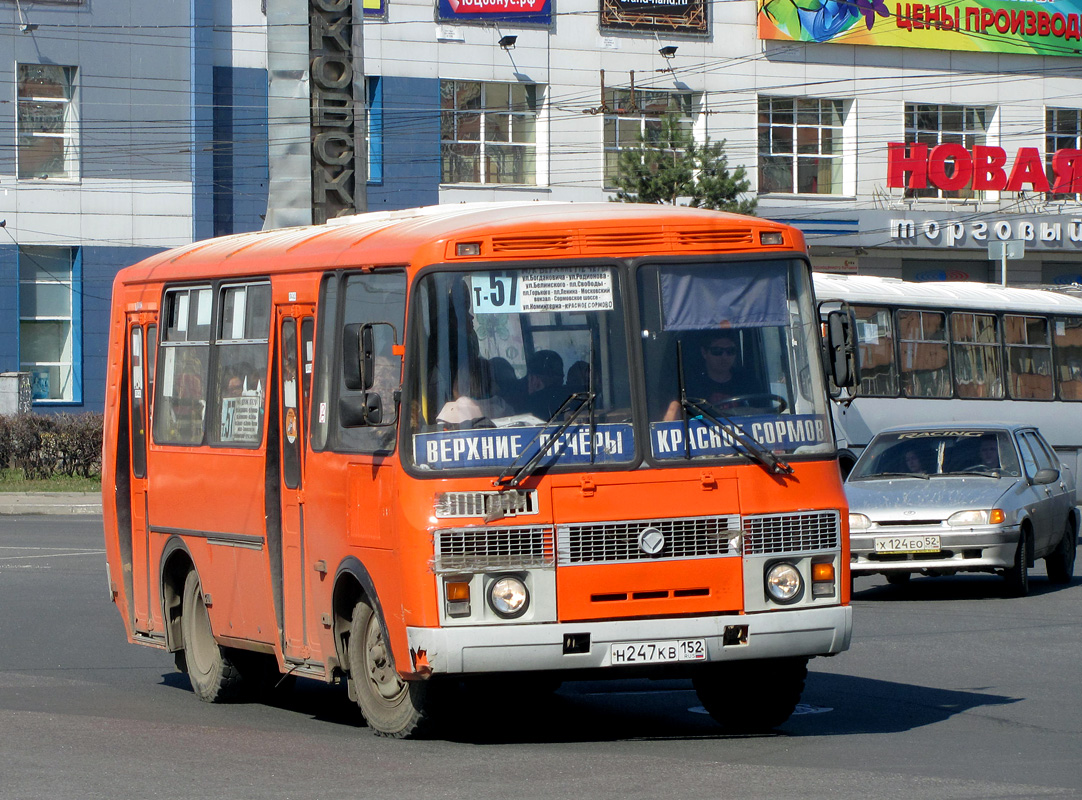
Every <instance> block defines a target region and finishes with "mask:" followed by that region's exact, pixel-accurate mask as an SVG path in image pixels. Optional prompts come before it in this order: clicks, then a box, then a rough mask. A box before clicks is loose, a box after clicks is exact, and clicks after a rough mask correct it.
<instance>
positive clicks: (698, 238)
mask: <svg viewBox="0 0 1082 800" xmlns="http://www.w3.org/2000/svg"><path fill="white" fill-rule="evenodd" d="M677 241H678V242H679V244H680V247H685V248H690V249H695V250H710V249H717V248H719V247H741V246H744V245H749V244H753V242H754V239H753V238H752V230H751V228H732V229H730V230H726V231H720V230H702V231H679V232H678V233H677Z"/></svg>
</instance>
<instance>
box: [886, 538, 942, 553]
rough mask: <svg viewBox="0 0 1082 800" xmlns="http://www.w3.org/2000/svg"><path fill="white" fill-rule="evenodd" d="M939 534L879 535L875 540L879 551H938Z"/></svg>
mask: <svg viewBox="0 0 1082 800" xmlns="http://www.w3.org/2000/svg"><path fill="white" fill-rule="evenodd" d="M939 550H940V546H939V537H938V536H879V537H876V540H875V552H877V553H938V552H939Z"/></svg>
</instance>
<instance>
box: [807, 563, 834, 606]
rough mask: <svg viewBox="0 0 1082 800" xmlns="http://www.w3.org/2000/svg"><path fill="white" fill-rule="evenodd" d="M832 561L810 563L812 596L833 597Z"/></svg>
mask: <svg viewBox="0 0 1082 800" xmlns="http://www.w3.org/2000/svg"><path fill="white" fill-rule="evenodd" d="M834 586H835V583H834V562H833V561H817V562H815V563H813V564H812V597H833V596H834V594H835V589H834Z"/></svg>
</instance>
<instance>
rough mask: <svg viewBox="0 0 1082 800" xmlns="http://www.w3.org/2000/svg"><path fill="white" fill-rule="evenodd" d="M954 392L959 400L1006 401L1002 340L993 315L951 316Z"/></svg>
mask: <svg viewBox="0 0 1082 800" xmlns="http://www.w3.org/2000/svg"><path fill="white" fill-rule="evenodd" d="M951 339H952V341H953V349H952V353H951V355H952V356H953V360H954V390H955V391H956V392H957V393H958V396H959V397H984V398H989V397H991V398H1000V397H1003V381H1002V378H1001V375H1002V370H1001V368H1000V363H999V362H1000V350H999V337H998V336H997V334H996V318H995V316H993V315H992V314H970V313H964V312H959V311H956V312H954V313H953V314H951Z"/></svg>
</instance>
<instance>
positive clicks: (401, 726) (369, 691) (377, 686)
mask: <svg viewBox="0 0 1082 800" xmlns="http://www.w3.org/2000/svg"><path fill="white" fill-rule="evenodd" d="M348 657H349V680H350V683H351V685H352V686H351V688H352V690H353V691H352V694H353V695H354V696H355V697H356V699H357V705H358V706H360V709H361V713H362V714H363V715H364V718H365V721H366V722H367V723H368V727H369V728H371V729H372V731H373V733H375V734H376V735H377V736H389V737H393V738H395V739H406V738H410V737H412V736H417V735H420V734H421V733H423V732H424V731H425V730H426V729H427V728H428V726H429V722H430V717H429V713H428V708H427V700H428V688H429V687H428V684H427V682H426V681H404V680H402V679H401V678H400V677H399V675H398V671H397V670H396V669H395V666H394V659H393V658H392V656H391V646H390V643H389V642H388V641H387V633H386V631H384V630H383V625H382V624H381V623H380V620H379V617H378V616H377V615H376V613H375V612H374V611H373V610H372V607H371V606H370V605H368V603H366V602H364V601H363V600H362V601H361V602H359V603H357V605H356V607H354V609H353V621H352V622H351V623H350V627H349V646H348Z"/></svg>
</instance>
